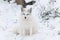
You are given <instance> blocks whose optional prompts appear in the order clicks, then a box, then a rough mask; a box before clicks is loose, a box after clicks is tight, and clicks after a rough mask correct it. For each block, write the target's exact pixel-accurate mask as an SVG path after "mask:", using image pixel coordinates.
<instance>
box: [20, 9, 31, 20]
mask: <svg viewBox="0 0 60 40" xmlns="http://www.w3.org/2000/svg"><path fill="white" fill-rule="evenodd" d="M21 12H22V13H21V16H22V18H23V19H25V20H26V19H29V18H30V16H31V12H32V8H29V9H27V8H21Z"/></svg>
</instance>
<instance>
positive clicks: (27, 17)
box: [14, 8, 38, 36]
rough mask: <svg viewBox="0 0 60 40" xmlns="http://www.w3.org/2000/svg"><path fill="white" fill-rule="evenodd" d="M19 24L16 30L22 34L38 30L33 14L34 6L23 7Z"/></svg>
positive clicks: (33, 32) (30, 33)
mask: <svg viewBox="0 0 60 40" xmlns="http://www.w3.org/2000/svg"><path fill="white" fill-rule="evenodd" d="M21 11H22V13H21V15H20V21H19V23H20V24H19V25H20V26H17V27H16V28H15V29H14V32H15V33H17V34H21V35H29V36H30V35H33V34H36V33H37V32H38V25H37V22H36V18H35V17H33V15H32V8H30V9H27V8H22V9H21Z"/></svg>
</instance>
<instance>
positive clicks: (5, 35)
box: [0, 0, 60, 40]
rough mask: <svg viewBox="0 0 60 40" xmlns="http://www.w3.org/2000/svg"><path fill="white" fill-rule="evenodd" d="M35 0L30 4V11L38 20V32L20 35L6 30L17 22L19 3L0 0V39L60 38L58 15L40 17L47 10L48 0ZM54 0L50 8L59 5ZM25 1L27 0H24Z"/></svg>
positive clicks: (45, 39) (37, 39)
mask: <svg viewBox="0 0 60 40" xmlns="http://www.w3.org/2000/svg"><path fill="white" fill-rule="evenodd" d="M30 1H31V0H30ZM35 1H36V3H35V4H34V5H33V6H32V8H33V10H32V13H33V15H34V16H35V18H36V19H38V20H39V26H40V30H39V32H40V33H38V34H35V35H32V36H22V35H16V34H15V33H12V32H9V31H8V30H9V29H12V28H14V27H15V26H17V25H18V24H19V17H20V13H21V5H17V4H16V3H11V4H9V3H8V2H6V1H1V0H0V40H60V17H56V18H53V17H54V16H55V15H54V14H51V15H52V17H49V16H46V17H44V18H42V17H41V16H44V15H40V14H41V13H44V12H45V11H46V12H47V11H49V10H50V8H49V7H50V5H51V4H50V5H49V4H48V2H49V1H48V0H35ZM39 1H40V2H39ZM56 1H57V2H56V6H55V5H54V7H53V6H52V8H51V9H53V8H58V7H60V2H59V0H56ZM26 2H29V1H28V0H26ZM28 7H29V6H28ZM44 7H45V8H46V9H44ZM59 12H60V11H59ZM53 13H54V12H53ZM45 18H49V20H45Z"/></svg>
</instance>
